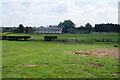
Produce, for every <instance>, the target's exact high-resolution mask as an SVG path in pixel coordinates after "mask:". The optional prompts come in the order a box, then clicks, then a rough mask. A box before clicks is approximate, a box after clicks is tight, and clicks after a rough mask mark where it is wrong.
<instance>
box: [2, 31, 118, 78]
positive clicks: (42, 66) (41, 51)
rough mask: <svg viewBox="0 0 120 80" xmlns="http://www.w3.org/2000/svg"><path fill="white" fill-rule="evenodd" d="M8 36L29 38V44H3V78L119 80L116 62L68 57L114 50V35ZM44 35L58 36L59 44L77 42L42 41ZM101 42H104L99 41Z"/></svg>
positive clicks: (113, 60)
mask: <svg viewBox="0 0 120 80" xmlns="http://www.w3.org/2000/svg"><path fill="white" fill-rule="evenodd" d="M9 35H10V36H16V35H17V36H24V35H26V36H31V37H32V40H31V41H7V40H3V41H2V77H3V78H118V75H117V74H118V59H117V58H115V57H96V56H88V55H77V54H70V52H75V51H90V50H92V49H117V48H118V47H114V45H118V34H117V33H104V34H25V33H22V34H20V33H17V34H9ZM9 35H8V36H9ZM46 35H49V36H50V35H52V36H53V35H54V36H58V39H59V40H61V39H65V40H68V39H78V42H74V43H65V42H61V41H43V37H44V36H46ZM96 39H97V40H100V41H95V40H96ZM103 39H104V40H107V41H101V40H103ZM81 40H83V41H82V42H81ZM91 63H92V64H91ZM96 65H97V66H96Z"/></svg>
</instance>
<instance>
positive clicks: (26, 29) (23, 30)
mask: <svg viewBox="0 0 120 80" xmlns="http://www.w3.org/2000/svg"><path fill="white" fill-rule="evenodd" d="M18 32H19V33H32V32H33V28H32V27H28V26H27V27H24V26H23V24H19V27H18Z"/></svg>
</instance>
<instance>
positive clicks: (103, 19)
mask: <svg viewBox="0 0 120 80" xmlns="http://www.w3.org/2000/svg"><path fill="white" fill-rule="evenodd" d="M118 1H119V0H51V1H50V0H36V1H35V0H34V2H33V0H26V1H25V0H19V1H17V0H4V1H1V4H0V5H1V7H0V18H1V19H2V20H1V21H2V22H1V21H0V24H1V26H18V25H19V24H23V25H25V26H36V27H39V26H47V25H58V24H59V22H61V21H62V22H63V21H64V20H68V19H70V20H72V21H73V22H74V23H75V24H76V26H78V27H79V26H80V25H83V26H84V25H85V24H86V23H87V22H89V23H91V24H92V25H93V26H94V25H95V24H99V23H114V24H117V23H118Z"/></svg>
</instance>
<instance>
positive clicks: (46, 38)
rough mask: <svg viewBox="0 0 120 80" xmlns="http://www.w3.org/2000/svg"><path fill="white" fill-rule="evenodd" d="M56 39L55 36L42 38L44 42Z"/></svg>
mask: <svg viewBox="0 0 120 80" xmlns="http://www.w3.org/2000/svg"><path fill="white" fill-rule="evenodd" d="M56 39H57V36H44V41H54V40H56Z"/></svg>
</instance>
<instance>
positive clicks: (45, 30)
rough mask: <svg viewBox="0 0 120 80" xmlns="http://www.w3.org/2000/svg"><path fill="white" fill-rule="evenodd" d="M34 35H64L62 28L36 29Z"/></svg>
mask: <svg viewBox="0 0 120 80" xmlns="http://www.w3.org/2000/svg"><path fill="white" fill-rule="evenodd" d="M34 30H35V31H34V33H62V28H60V27H35V28H34Z"/></svg>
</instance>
